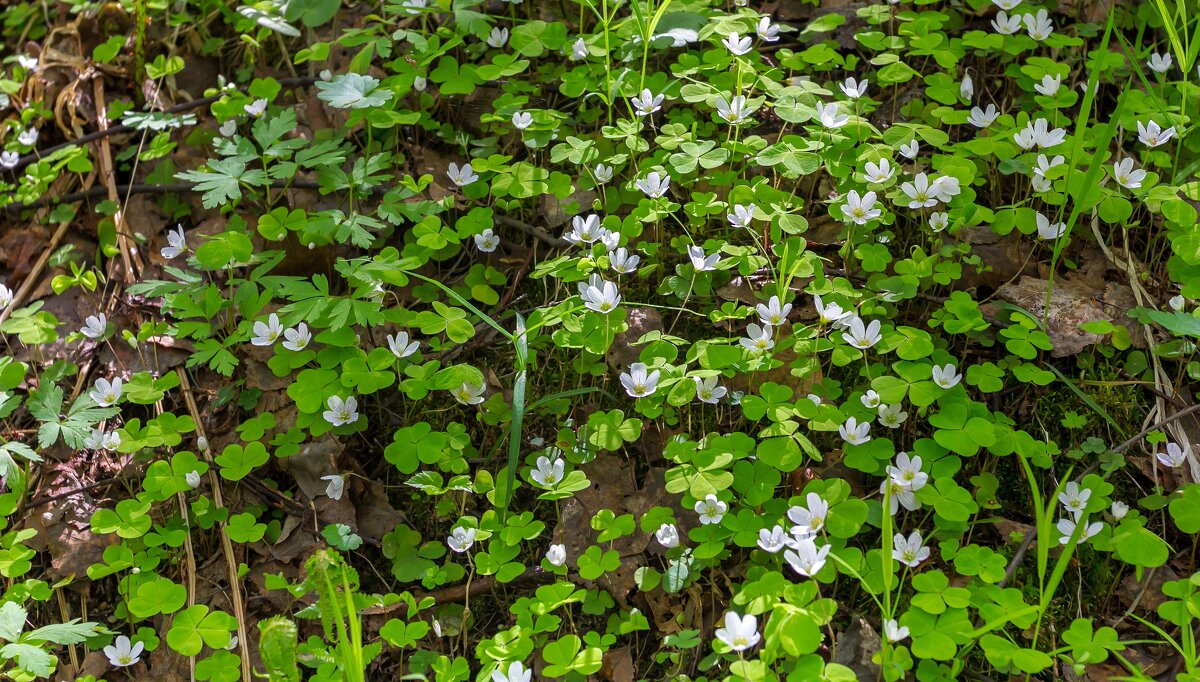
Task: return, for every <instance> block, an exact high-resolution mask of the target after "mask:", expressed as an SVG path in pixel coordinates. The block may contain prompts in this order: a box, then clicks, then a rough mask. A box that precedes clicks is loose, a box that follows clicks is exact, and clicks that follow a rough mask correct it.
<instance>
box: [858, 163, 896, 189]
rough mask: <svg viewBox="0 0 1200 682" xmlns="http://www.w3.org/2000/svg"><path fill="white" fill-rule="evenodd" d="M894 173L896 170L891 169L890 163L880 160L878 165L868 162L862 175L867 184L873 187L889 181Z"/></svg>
mask: <svg viewBox="0 0 1200 682" xmlns="http://www.w3.org/2000/svg"><path fill="white" fill-rule="evenodd" d="M895 172H896V169H895V168H892V164H891V162H890V161H888V160H887V159H880V160H879V163H877V164H876V163H872V162H870V161H868V162H867V172H866V173H865V174H864V175H865V176H866V178H867V182H869V183H872V184H875V185H882V184H883V183H885V182H887V181H888V180H891V179H892V174H893V173H895Z"/></svg>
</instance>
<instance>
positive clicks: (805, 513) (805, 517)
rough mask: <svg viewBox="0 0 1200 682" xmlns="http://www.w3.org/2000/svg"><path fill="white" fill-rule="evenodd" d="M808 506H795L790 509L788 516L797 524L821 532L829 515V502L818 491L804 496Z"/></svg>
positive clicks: (814, 531)
mask: <svg viewBox="0 0 1200 682" xmlns="http://www.w3.org/2000/svg"><path fill="white" fill-rule="evenodd" d="M804 501H805V502H807V503H808V506H807V507H801V506H795V507H792V508H791V509H788V512H787V517H788V520H790V521H791V522H792V523H794V524H796V525H797V526H803V527H805V528H807V529H808V530H809V531H811V532H813V533H819V532H820V531H821V529H822V528H824V527H825V519H826V518H828V517H829V503H828V502H826V501H825V498H823V497H821V496H820V495H818V494H816V493H809V494H808V495H806V496H805V497H804Z"/></svg>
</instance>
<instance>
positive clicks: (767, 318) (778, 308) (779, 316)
mask: <svg viewBox="0 0 1200 682" xmlns="http://www.w3.org/2000/svg"><path fill="white" fill-rule="evenodd" d="M755 312H757V313H758V319H760V320H762V323H763V324H766V325H771V326H773V327H778V326H780V325H781V324H783V323H784V322H785V321H786V320H787V316H788V315H789V314H790V313H791V312H792V304H791V303H782V304H781V303H780V301H779V297H778V296H772V297H771V298H770V299H769V300H768V301H767V302H766V304H762V303H759V304H758V305H757V306H755Z"/></svg>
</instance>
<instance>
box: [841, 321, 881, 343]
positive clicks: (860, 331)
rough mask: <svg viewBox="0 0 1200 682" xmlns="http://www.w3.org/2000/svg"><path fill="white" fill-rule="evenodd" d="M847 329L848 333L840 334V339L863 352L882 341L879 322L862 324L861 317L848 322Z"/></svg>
mask: <svg viewBox="0 0 1200 682" xmlns="http://www.w3.org/2000/svg"><path fill="white" fill-rule="evenodd" d="M849 327H850V329H849V331H846V332H842V339H843V340H844V341H845V342H846V343H848V344H850V345H851V346H854V347H855V348H859V349H863V350H865V349H867V348H870V347H872V346H874V345H875V344H877V343H879V342H880V340H882V339H883V335H882V334H880V333H879V329H880V327H881V325H880V323H879V320H871V323H870V324H864V323H863V320H862V318H861V317H854V318H853V319H851V320H850V325H849Z"/></svg>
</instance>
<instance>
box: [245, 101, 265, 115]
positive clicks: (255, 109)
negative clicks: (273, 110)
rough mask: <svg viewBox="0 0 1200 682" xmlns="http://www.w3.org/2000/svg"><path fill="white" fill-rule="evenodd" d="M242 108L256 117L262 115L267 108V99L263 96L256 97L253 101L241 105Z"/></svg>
mask: <svg viewBox="0 0 1200 682" xmlns="http://www.w3.org/2000/svg"><path fill="white" fill-rule="evenodd" d="M242 109H243V110H245V112H246V113H247V114H250V116H252V117H254V118H257V117H259V116H262V115H263V112H265V111H266V110H267V100H266V99H265V98H263V99H256V100H254V101H253V102H251V103H249V104H247V105H245V106H243V107H242Z"/></svg>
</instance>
